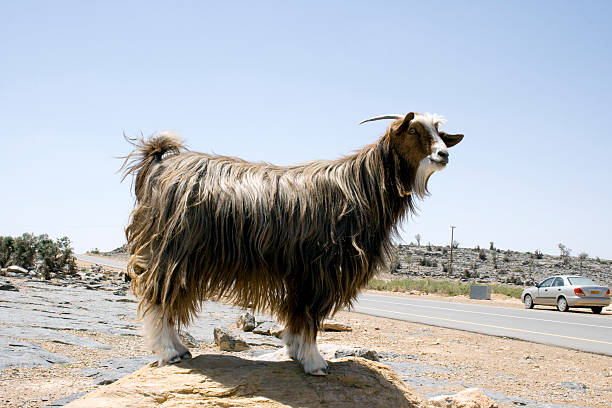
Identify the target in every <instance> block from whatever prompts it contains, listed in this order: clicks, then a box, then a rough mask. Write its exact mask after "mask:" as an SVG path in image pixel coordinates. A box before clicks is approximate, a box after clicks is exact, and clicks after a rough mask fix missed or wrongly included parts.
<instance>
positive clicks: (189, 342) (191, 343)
mask: <svg viewBox="0 0 612 408" xmlns="http://www.w3.org/2000/svg"><path fill="white" fill-rule="evenodd" d="M179 338H180V339H181V342H182V343H183V344H184V345H186V346H187V347H200V343H198V341H197V340H196V339H195V338H194V337H193V336H192V335H191V334H189V333H188V332H187V331H186V330H183V329H181V330H179Z"/></svg>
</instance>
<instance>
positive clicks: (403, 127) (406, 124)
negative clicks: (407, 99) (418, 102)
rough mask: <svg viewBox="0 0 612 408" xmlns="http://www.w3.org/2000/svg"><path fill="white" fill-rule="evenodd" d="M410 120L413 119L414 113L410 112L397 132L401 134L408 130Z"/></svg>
mask: <svg viewBox="0 0 612 408" xmlns="http://www.w3.org/2000/svg"><path fill="white" fill-rule="evenodd" d="M412 119H414V112H410V113H408V114H407V115H406V116H405V117H404V120H403V121H402V124H401V125H400V126H399V128H398V129H397V130H399V131H400V132H401V131H404V130H406V129H408V126H410V121H411V120H412Z"/></svg>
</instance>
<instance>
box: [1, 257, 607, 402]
mask: <svg viewBox="0 0 612 408" xmlns="http://www.w3.org/2000/svg"><path fill="white" fill-rule="evenodd" d="M80 267H81V268H83V269H81V271H80V273H79V274H78V275H76V276H73V277H72V278H69V279H59V278H55V279H52V280H51V281H41V280H40V279H39V278H36V277H34V276H29V275H28V274H27V273H26V274H20V273H7V275H8V276H5V277H2V278H0V289H1V290H0V406H3V407H44V406H52V407H57V406H62V405H64V404H65V403H67V401H70V400H72V399H75V398H77V397H79V396H81V395H83V394H84V393H88V392H90V391H92V390H94V389H96V388H99V387H103V386H104V385H106V384H110V383H113V382H114V381H115V380H117V379H118V378H121V377H123V376H124V375H127V374H129V373H131V372H132V371H134V370H136V369H137V368H139V367H141V366H143V365H146V364H147V363H150V362H152V361H154V360H155V359H154V357H153V356H152V355H150V354H149V353H148V352H147V351H146V350H145V349H144V347H143V345H142V339H141V338H140V336H139V334H138V324H137V321H136V302H135V299H134V298H133V296H132V295H131V294H130V293H129V288H128V284H126V283H125V282H124V280H123V276H122V275H121V273H122V271H120V270H118V269H113V268H107V267H100V266H96V265H92V264H84V263H83V264H81V265H80ZM463 301H469V300H466V299H464V300H463ZM499 301H500V302H502V303H504V302H509V303H512V301H504V300H499ZM515 303H516V302H515ZM243 313H244V311H243V310H239V309H236V308H233V307H231V306H228V305H223V304H217V303H213V302H207V303H205V305H204V307H203V311H202V313H201V314H200V316H199V318H198V319H197V320H196V321H195V322H194V324H192V325H191V326H190V327H189V328H188V332H189V333H188V334H185V336H186V340H188V341H190V342H192V343H193V345H192V347H191V351H192V353H193V354H194V356H195V355H199V354H213V353H215V354H218V353H221V354H229V355H235V356H250V357H257V356H260V355H261V354H263V353H267V352H270V351H274V350H277V349H278V348H279V347H280V346H281V342H280V340H279V339H278V338H276V337H274V336H273V335H266V334H257V333H253V332H252V331H248V332H243V331H239V334H240V338H242V340H244V342H245V343H246V344H247V347H248V348H246V349H245V350H243V351H220V350H219V345H217V344H215V339H214V337H213V332H214V328H234V330H236V331H238V329H237V328H236V318H237V317H238V316H239V315H241V314H243ZM335 319H336V321H337V322H338V323H340V324H343V325H346V326H349V327H350V328H351V330H350V331H339V332H332V331H327V332H324V333H321V335H320V343H321V346H322V348H323V349H324V351H325V352H326V353H328V354H327V355H326V356H330V353H332V354H333V356H338V353H340V354H339V355H340V356H343V355H351V354H357V355H362V356H364V357H366V358H371V359H378V360H380V361H381V362H382V363H384V364H385V365H387V366H389V367H391V368H393V369H394V370H395V371H396V372H397V373H398V374H399V375H400V377H401V379H402V380H403V381H404V382H405V383H407V384H408V385H410V386H412V387H413V388H414V389H415V390H416V391H417V392H418V393H420V394H421V395H424V396H425V397H427V398H430V397H434V396H437V395H441V394H448V393H449V392H458V391H461V390H463V389H465V388H468V387H478V388H480V389H481V390H483V392H484V393H485V394H487V395H488V396H489V397H491V398H493V399H494V400H495V401H496V402H497V403H498V404H499V405H500V406H505V407H511V406H512V407H514V406H528V407H544V406H546V407H554V406H588V407H609V406H610V401H612V358H611V357H606V356H598V355H592V354H588V353H581V352H577V351H571V350H566V349H561V348H557V347H551V346H545V345H538V344H531V343H527V342H522V341H517V340H511V339H505V338H497V337H491V336H485V335H480V334H475V333H468V332H461V331H456V330H451V329H445V328H437V327H432V326H425V325H420V324H413V323H407V322H402V321H396V320H392V319H381V318H376V317H371V316H366V315H360V314H357V313H352V312H348V311H344V312H340V313H339V314H338V315H337V316H336V317H335ZM262 321H263V322H264V325H263V327H260V329H261V330H257V329H256V330H254V331H259V332H260V333H266V332H267V333H270V332H272V333H277V329H275V325H274V323H273V322H270V318H269V317H267V316H256V323H257V324H256V325H257V326H261V325H259V323H261V322H262ZM266 321H267V322H270V323H265V322H266ZM266 328H267V330H266ZM338 345H343V346H344V347H340V348H339V347H338ZM230 349H231V347H230Z"/></svg>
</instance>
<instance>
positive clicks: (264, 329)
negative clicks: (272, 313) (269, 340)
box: [253, 320, 277, 336]
mask: <svg viewBox="0 0 612 408" xmlns="http://www.w3.org/2000/svg"><path fill="white" fill-rule="evenodd" d="M274 326H277V323H276V322H273V321H269V320H267V321H264V322H260V323H259V324H258V325H257V327H255V328H254V329H253V333H255V334H265V335H268V336H269V335H270V330H272V328H273V327H274Z"/></svg>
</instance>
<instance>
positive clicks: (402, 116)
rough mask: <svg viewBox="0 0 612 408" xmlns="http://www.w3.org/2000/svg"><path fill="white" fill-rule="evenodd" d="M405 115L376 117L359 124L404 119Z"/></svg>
mask: <svg viewBox="0 0 612 408" xmlns="http://www.w3.org/2000/svg"><path fill="white" fill-rule="evenodd" d="M404 116H405V115H382V116H375V117H373V118H370V119H366V120H362V121H361V122H359V124H360V125H361V124H363V123H366V122H373V121H375V120H382V119H393V120H395V119H403V118H404Z"/></svg>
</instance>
